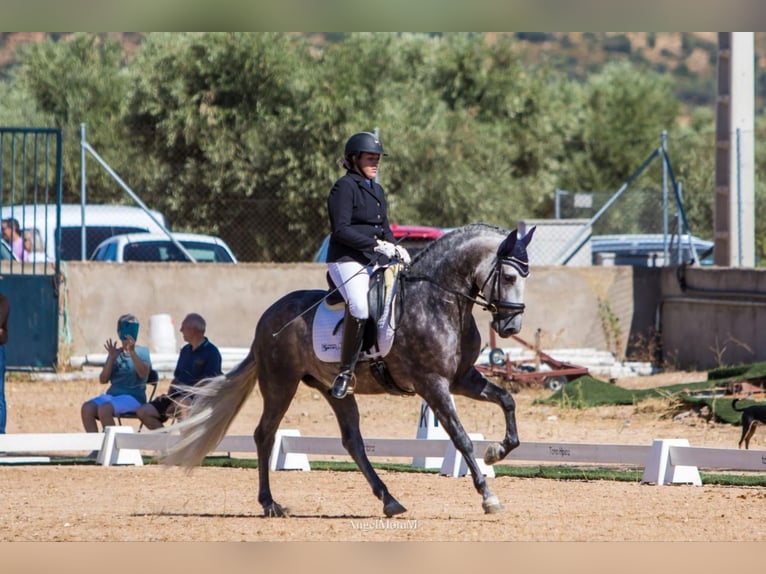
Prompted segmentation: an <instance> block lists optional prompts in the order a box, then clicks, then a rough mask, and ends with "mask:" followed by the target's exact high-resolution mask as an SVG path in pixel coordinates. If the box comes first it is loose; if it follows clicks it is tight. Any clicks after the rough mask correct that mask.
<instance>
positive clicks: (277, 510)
mask: <svg viewBox="0 0 766 574" xmlns="http://www.w3.org/2000/svg"><path fill="white" fill-rule="evenodd" d="M263 516H265V517H266V518H286V517H287V516H290V511H289V509H287V508H282V507H281V506H280V505H279V504H277V503H276V502H273V503H271V504H270V505H269V506H264V507H263Z"/></svg>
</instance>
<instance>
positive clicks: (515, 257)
mask: <svg viewBox="0 0 766 574" xmlns="http://www.w3.org/2000/svg"><path fill="white" fill-rule="evenodd" d="M534 232H535V228H534V227H533V228H532V229H530V231H529V233H527V234H526V235H525V236H524V237H519V234H518V231H517V230H516V229H514V230H513V231H511V232H510V233H509V234H508V237H506V238H505V239H504V240H503V242H502V243H501V244H500V247H498V249H497V253H496V255H495V261H494V266H493V268H492V271H491V272H490V274H489V276H488V277H487V280H486V281H485V282H484V286H483V287H482V294H483V295H484V297H485V299H486V300H487V301H488V302H489V305H488V310H489V311H490V312H491V313H492V328H493V329H494V330H495V332H496V333H497V334H498V335H500V336H501V337H509V336H510V335H514V334H516V333H518V332H519V331H520V330H521V315H522V313H524V282H525V280H526V278H527V276H529V257H528V256H527V245H529V242H530V241H531V240H532V235H533V234H534ZM486 289H489V292H488V293H487V292H486Z"/></svg>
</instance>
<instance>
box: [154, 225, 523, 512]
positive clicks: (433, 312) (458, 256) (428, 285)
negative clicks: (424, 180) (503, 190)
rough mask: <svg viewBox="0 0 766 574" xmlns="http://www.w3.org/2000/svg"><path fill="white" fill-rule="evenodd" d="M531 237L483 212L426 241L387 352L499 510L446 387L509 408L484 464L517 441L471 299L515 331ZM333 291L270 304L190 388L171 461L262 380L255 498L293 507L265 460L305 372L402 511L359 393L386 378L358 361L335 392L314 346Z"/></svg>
mask: <svg viewBox="0 0 766 574" xmlns="http://www.w3.org/2000/svg"><path fill="white" fill-rule="evenodd" d="M533 231H534V230H533ZM531 238H532V233H531V232H530V233H528V234H527V235H526V236H525V237H523V238H519V237H518V236H517V232H516V231H515V230H514V231H511V232H510V233H508V230H503V229H500V228H497V227H492V226H489V225H485V224H480V223H477V224H471V225H467V226H465V227H461V228H458V229H456V230H454V231H452V232H450V233H448V234H446V235H444V236H443V237H441V238H440V239H438V240H437V241H435V242H434V243H432V244H431V245H430V246H429V247H428V248H427V249H425V250H424V251H422V252H421V253H420V254H419V255H418V256H417V257H415V258H414V260H413V261H412V264H411V266H410V268H409V269H408V270H407V271H406V272H404V273H405V277H404V280H403V282H402V283H401V284H400V287H401V291H400V297H401V299H402V300H403V305H404V306H403V309H402V312H401V315H400V317H399V320H398V327H397V331H396V338H395V340H394V344H393V346H392V348H391V351H390V352H389V353H388V355H387V356H386V357H385V363H386V365H387V366H388V370H389V372H390V375H391V377H392V378H393V380H394V381H395V382H396V384H397V385H398V386H399V387H400V388H402V389H404V390H406V391H411V392H413V393H415V394H418V395H420V396H421V397H422V398H423V399H424V400H425V401H426V403H428V405H429V407H430V408H431V410H432V411H433V413H434V414H435V416H436V417H437V418H438V420H439V423H441V425H442V426H443V428H444V430H445V431H446V432H447V434H448V435H449V437H450V438H451V439H452V442H453V443H454V444H455V448H456V449H457V450H458V451H459V452H460V453H461V454H462V455H463V457H464V460H465V462H466V464H467V465H468V468H469V469H470V471H471V476H472V477H473V483H474V486H475V487H476V490H477V491H478V492H479V493H480V494H481V497H482V507H483V508H484V511H485V512H487V513H494V512H500V511H501V510H503V506H502V505H501V504H500V501H499V500H498V498H497V496H495V495H494V494H493V493H492V492H491V491H490V488H489V485H488V484H487V481H486V479H485V478H484V476H483V475H482V473H481V471H480V470H479V467H478V465H477V463H476V460H475V459H474V454H473V443H472V442H471V439H470V438H469V437H468V435H467V433H466V431H465V430H464V429H463V425H462V424H461V423H460V420H459V419H458V415H457V412H456V411H455V407H454V406H453V402H452V400H451V397H450V393H452V394H454V395H462V396H466V397H471V398H473V399H477V400H480V401H489V402H492V403H496V404H497V405H499V406H500V408H502V410H503V414H504V416H505V436H504V437H503V439H502V441H500V442H498V443H493V444H491V445H490V446H489V447H488V448H487V450H486V452H485V453H484V461H485V462H486V463H487V464H493V463H495V462H497V461H499V460H501V459H503V458H504V457H505V456H506V455H508V453H509V452H510V451H511V450H513V449H514V448H516V447H517V446H518V445H519V438H518V435H517V431H516V417H515V408H516V405H515V402H514V400H513V397H512V396H511V394H510V393H509V392H508V391H506V390H505V389H503V388H501V387H499V386H497V385H495V384H494V383H492V382H491V381H489V380H488V379H486V378H485V377H484V376H483V375H482V374H481V373H479V371H477V370H476V368H475V367H474V363H475V361H476V359H477V357H478V355H479V352H480V346H481V337H480V335H479V331H478V329H477V327H476V322H475V321H474V318H473V315H472V309H473V306H474V304H479V305H481V306H482V307H484V308H485V309H488V310H489V311H490V312H491V314H492V328H493V329H494V330H495V331H496V332H497V333H498V335H500V336H501V337H508V336H510V335H512V334H515V333H518V332H519V330H520V329H521V314H522V313H523V312H524V303H523V301H524V281H525V278H526V276H527V275H528V274H529V266H528V258H527V251H526V246H527V244H528V243H529V241H530V240H531ZM326 295H327V292H326V291H320V290H311V291H294V292H292V293H289V294H288V295H285V296H284V297H282V298H281V299H280V300H279V301H277V302H276V303H274V304H273V305H272V306H271V307H269V309H267V310H266V311H265V312H264V314H263V316H262V317H261V319H260V320H259V321H258V326H257V328H256V331H255V339H254V340H253V343H252V346H251V348H250V352H249V354H248V355H247V357H246V358H245V359H244V360H243V361H242V363H240V364H239V365H238V366H237V367H236V368H234V369H233V370H232V371H231V372H229V373H227V374H225V375H221V376H219V377H216V378H212V379H208V380H206V381H203V382H202V383H200V384H198V385H197V386H196V387H195V388H194V389H193V392H194V394H195V399H194V403H193V407H192V408H191V411H190V414H189V417H188V418H187V419H186V420H184V421H183V422H181V423H179V424H177V425H175V426H174V427H172V428H173V429H177V431H178V432H180V437H179V441H178V442H177V443H176V444H175V445H174V446H172V447H171V448H170V449H169V451H168V452H167V453H165V454H164V456H163V457H162V459H163V462H164V463H165V464H175V465H181V466H185V467H192V466H196V465H198V464H200V463H201V462H202V460H203V459H204V458H205V456H206V454H207V453H208V452H210V451H211V450H213V449H214V448H215V446H216V445H217V444H218V442H219V441H220V440H221V439H222V438H223V437H224V435H225V433H226V430H227V428H228V427H229V425H230V423H231V421H232V420H233V419H234V417H235V415H236V414H237V412H239V410H240V408H241V407H242V405H243V404H244V402H245V400H246V399H247V397H248V395H249V394H250V392H251V391H252V389H253V387H254V386H255V385H256V383H257V384H258V385H259V387H260V392H261V395H262V396H263V413H262V414H261V420H260V422H259V423H258V426H257V428H256V429H255V433H254V438H255V443H256V446H257V451H258V461H259V464H258V475H259V478H260V488H259V492H258V501H259V502H260V503H261V505H262V506H263V510H264V514H265V515H266V516H285V515H286V514H287V510H286V509H285V508H283V507H282V506H280V505H279V504H278V503H277V502H275V501H274V499H273V498H272V495H271V488H270V486H269V464H268V460H269V456H270V454H271V449H272V447H273V445H274V437H275V433H276V431H277V429H278V427H279V424H280V421H281V420H282V417H283V416H284V414H285V412H286V411H287V409H288V407H289V406H290V402H291V401H292V400H293V397H294V396H295V393H296V391H297V389H298V385H299V383H300V382H301V381H303V382H304V383H305V384H307V385H308V386H310V387H311V388H314V389H316V390H318V391H319V392H320V394H321V395H322V396H324V397H325V398H326V399H327V402H328V403H329V405H330V408H332V410H333V411H334V413H335V416H336V418H337V419H338V424H339V426H340V432H341V439H342V442H343V446H344V447H345V448H346V450H347V451H348V453H349V454H350V455H351V457H352V458H353V459H354V461H355V462H356V464H357V465H358V466H359V468H360V469H361V471H362V473H363V474H364V476H365V478H366V479H367V482H369V484H370V486H371V487H372V491H373V493H374V494H375V496H377V497H378V498H379V499H380V500H382V501H383V512H384V513H385V515H386V516H388V517H391V516H394V515H396V514H400V513H402V512H405V511H406V509H405V508H404V506H402V505H401V504H400V503H399V502H398V501H397V500H396V499H395V498H394V497H393V496H392V495H391V494H390V493H389V492H388V488H386V485H385V484H384V483H383V481H382V480H381V479H380V477H379V476H378V474H377V473H376V472H375V470H374V469H373V468H372V465H371V464H370V461H369V459H368V458H367V455H366V454H365V449H364V442H363V439H362V435H361V433H360V430H359V410H358V407H357V402H356V395H363V394H373V393H382V392H384V391H383V389H382V387H381V386H380V385H379V384H378V382H377V381H376V379H375V378H374V377H373V376H372V375H371V373H370V369H369V368H367V365H365V364H364V363H360V364H359V365H357V368H356V376H357V382H356V386H355V388H354V393H353V394H349V395H348V396H347V397H346V398H344V399H335V398H333V397H331V396H330V394H329V388H330V386H331V385H332V382H333V379H334V377H335V374H336V372H337V369H338V365H337V364H334V363H324V362H321V361H319V360H318V359H317V358H316V356H315V354H314V351H313V346H312V334H311V323H312V320H313V317H314V309H315V308H316V304H317V303H318V302H319V301H320V300H321V299H322V298H323V297H325V296H326ZM296 318H297V319H296Z"/></svg>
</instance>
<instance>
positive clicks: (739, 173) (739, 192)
mask: <svg viewBox="0 0 766 574" xmlns="http://www.w3.org/2000/svg"><path fill="white" fill-rule="evenodd" d="M741 136H742V132H741V130H740V128H737V163H736V165H735V166H734V169H736V170H737V267H742V169H741V166H742V155H741V153H742V150H741V148H740V145H741Z"/></svg>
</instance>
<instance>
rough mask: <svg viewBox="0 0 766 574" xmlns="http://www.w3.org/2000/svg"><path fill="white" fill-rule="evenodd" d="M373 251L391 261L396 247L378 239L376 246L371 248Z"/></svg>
mask: <svg viewBox="0 0 766 574" xmlns="http://www.w3.org/2000/svg"><path fill="white" fill-rule="evenodd" d="M373 251H375V253H380V254H381V255H385V256H386V257H388V258H389V259H393V258H394V257H395V256H396V245H394V244H393V243H391V242H389V241H381V240H380V239H378V244H377V245H376V246H375V247H374V248H373Z"/></svg>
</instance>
